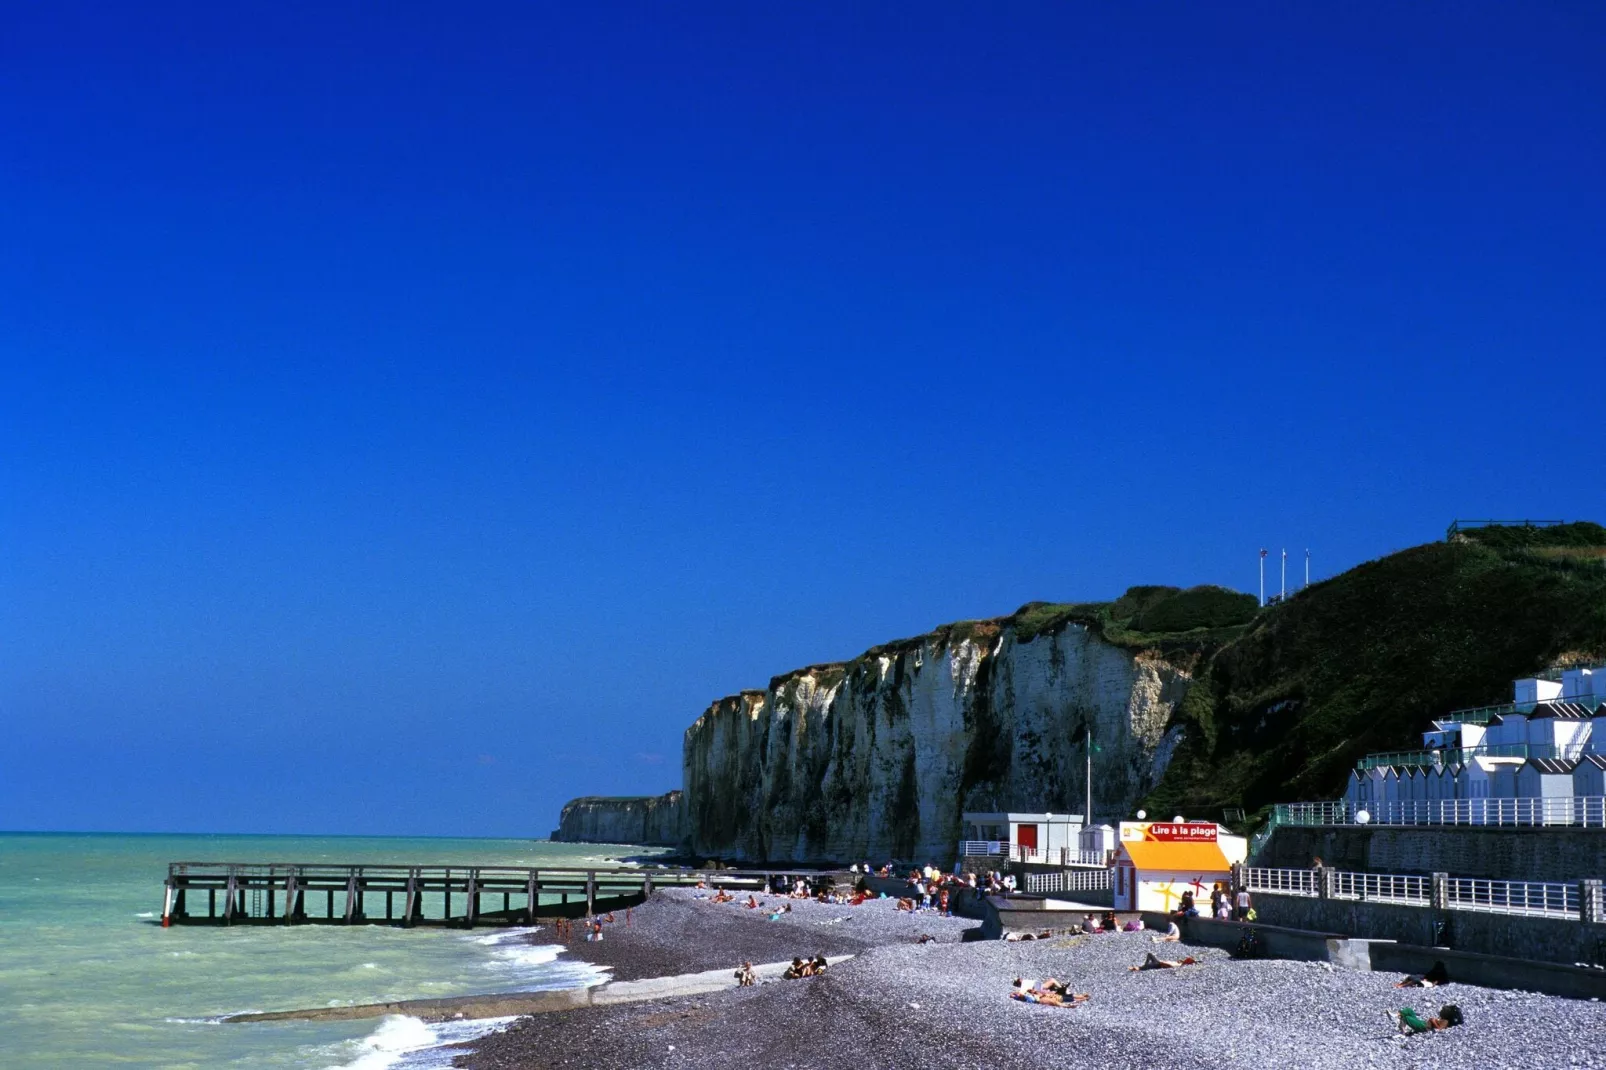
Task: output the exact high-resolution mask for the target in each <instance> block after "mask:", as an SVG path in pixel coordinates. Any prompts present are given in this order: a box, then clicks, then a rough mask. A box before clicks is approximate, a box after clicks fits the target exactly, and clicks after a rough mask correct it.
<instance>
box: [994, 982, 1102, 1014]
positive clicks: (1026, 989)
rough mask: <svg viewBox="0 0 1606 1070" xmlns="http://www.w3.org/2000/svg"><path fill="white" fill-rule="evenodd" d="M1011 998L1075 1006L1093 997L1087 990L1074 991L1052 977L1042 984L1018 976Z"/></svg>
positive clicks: (1060, 1005)
mask: <svg viewBox="0 0 1606 1070" xmlns="http://www.w3.org/2000/svg"><path fill="white" fill-rule="evenodd" d="M1009 998H1010V999H1018V1000H1022V1001H1024V1002H1026V1003H1042V1004H1044V1005H1046V1006H1049V1007H1074V1006H1076V1005H1077V1004H1078V1003H1086V1002H1087V1001H1088V1000H1090V999H1092V998H1093V997H1092V996H1091V995H1090V994H1088V993H1086V992H1072V991H1071V990H1070V989H1069V988H1067V987H1066V986H1065V985H1063V984H1061V983H1060V982H1058V981H1056V980H1054V978H1052V977H1050V978H1048V979H1047V980H1046V981H1043V982H1042V983H1041V984H1030V983H1028V982H1026V981H1023V980H1021V979H1020V978H1019V977H1017V978H1015V983H1014V985H1013V986H1012V987H1011V989H1010V993H1009Z"/></svg>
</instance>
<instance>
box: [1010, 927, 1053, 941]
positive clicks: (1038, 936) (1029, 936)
mask: <svg viewBox="0 0 1606 1070" xmlns="http://www.w3.org/2000/svg"><path fill="white" fill-rule="evenodd" d="M1053 935H1054V930H1052V929H1044V930H1043V931H1042V932H1040V933H1005V934H1004V939H1005V940H1009V941H1015V940H1047V939H1049V938H1050V937H1052V936H1053Z"/></svg>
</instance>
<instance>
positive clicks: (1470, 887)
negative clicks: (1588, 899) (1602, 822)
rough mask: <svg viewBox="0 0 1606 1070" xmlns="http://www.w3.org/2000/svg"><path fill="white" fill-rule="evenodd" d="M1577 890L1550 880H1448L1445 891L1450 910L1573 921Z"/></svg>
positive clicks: (1577, 899) (1576, 911)
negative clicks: (1535, 916)
mask: <svg viewBox="0 0 1606 1070" xmlns="http://www.w3.org/2000/svg"><path fill="white" fill-rule="evenodd" d="M1578 892H1579V887H1578V885H1577V884H1561V883H1555V882H1550V881H1496V880H1483V879H1481V878H1476V877H1452V878H1450V880H1449V882H1448V884H1447V888H1446V903H1445V905H1446V906H1448V907H1449V908H1450V909H1451V910H1476V911H1482V912H1484V913H1488V914H1533V915H1538V916H1540V917H1546V918H1576V917H1578V915H1579V895H1578Z"/></svg>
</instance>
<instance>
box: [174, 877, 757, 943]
mask: <svg viewBox="0 0 1606 1070" xmlns="http://www.w3.org/2000/svg"><path fill="white" fill-rule="evenodd" d="M770 876H771V874H769V873H761V872H756V871H730V870H707V871H694V870H680V869H631V868H623V867H618V868H605V869H564V868H546V867H541V868H526V867H522V866H402V865H394V866H393V865H332V864H327V863H316V864H309V865H297V864H291V863H241V862H172V863H169V864H168V867H167V883H166V888H165V894H164V896H163V900H162V925H163V926H168V925H185V924H203V925H204V924H213V925H242V924H252V925H266V924H279V925H303V924H315V925H360V924H371V925H401V926H413V925H448V926H457V927H461V928H469V929H472V928H473V927H474V926H475V925H476V924H480V925H530V924H533V923H534V922H535V919H536V918H537V917H540V916H542V914H543V912H544V913H545V914H546V915H547V916H552V915H569V916H574V915H579V914H580V913H581V912H582V910H583V911H584V913H585V914H592V913H595V912H596V910H597V908H598V905H599V904H601V905H602V908H603V909H610V908H613V907H616V906H617V907H622V906H625V905H628V904H629V903H631V902H634V901H637V900H639V899H643V898H645V897H647V896H649V895H651V894H652V891H653V889H654V888H655V887H663V886H666V885H669V886H685V885H691V884H695V883H696V882H697V881H699V880H706V881H707V882H708V884H709V886H710V887H712V886H714V885H715V884H718V885H719V886H721V887H724V888H729V889H731V890H732V891H735V890H737V889H742V890H746V889H750V888H757V889H762V888H764V887H766V886H767V885H768V883H769V879H770ZM203 902H204V905H205V912H204V913H203V912H202V909H201V908H202V905H203Z"/></svg>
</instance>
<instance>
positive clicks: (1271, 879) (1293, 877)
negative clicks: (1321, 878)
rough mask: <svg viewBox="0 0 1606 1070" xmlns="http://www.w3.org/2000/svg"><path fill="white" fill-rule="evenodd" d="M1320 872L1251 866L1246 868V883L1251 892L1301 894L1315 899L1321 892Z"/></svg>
mask: <svg viewBox="0 0 1606 1070" xmlns="http://www.w3.org/2000/svg"><path fill="white" fill-rule="evenodd" d="M1317 878H1318V874H1317V871H1316V870H1314V869H1265V868H1261V867H1250V868H1246V869H1245V870H1244V885H1245V887H1247V888H1248V889H1249V890H1250V891H1251V892H1264V893H1265V894H1267V895H1301V896H1306V897H1308V898H1311V899H1315V898H1316V897H1317V896H1319V895H1320V894H1321V887H1320V884H1319V882H1318V879H1317Z"/></svg>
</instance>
